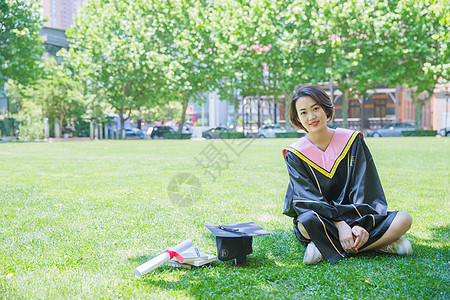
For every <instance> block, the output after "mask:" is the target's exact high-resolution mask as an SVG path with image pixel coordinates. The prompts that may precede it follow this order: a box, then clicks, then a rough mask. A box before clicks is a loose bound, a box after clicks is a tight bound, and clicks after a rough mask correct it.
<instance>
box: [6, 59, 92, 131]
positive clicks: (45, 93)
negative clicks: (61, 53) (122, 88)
mask: <svg viewBox="0 0 450 300" xmlns="http://www.w3.org/2000/svg"><path fill="white" fill-rule="evenodd" d="M41 68H42V69H43V72H44V73H43V77H41V78H39V79H38V80H37V81H36V82H35V83H34V85H30V86H24V85H21V84H20V83H18V82H16V81H12V80H10V81H9V82H8V85H7V95H8V97H9V98H10V99H11V102H12V104H11V106H13V107H15V108H16V110H17V111H18V116H19V117H18V119H19V120H20V121H21V122H22V124H21V126H20V128H21V131H23V134H22V133H21V134H20V136H23V137H24V139H32V138H36V139H37V138H42V137H43V134H44V131H43V130H44V129H43V128H44V125H43V124H44V123H43V122H44V121H43V120H44V118H48V119H49V120H51V121H53V120H55V119H58V121H59V126H60V128H61V130H63V128H64V126H68V125H70V124H71V123H72V121H74V120H76V119H78V118H80V117H81V115H82V114H83V113H84V111H85V109H84V97H83V95H82V93H81V88H82V87H81V85H80V83H79V82H77V81H75V80H74V79H72V77H71V72H70V70H69V69H67V68H64V66H63V65H58V64H57V63H56V60H55V58H53V57H44V58H43V61H42V63H41ZM27 127H30V128H29V129H27ZM31 127H32V128H31ZM25 137H26V138H25Z"/></svg>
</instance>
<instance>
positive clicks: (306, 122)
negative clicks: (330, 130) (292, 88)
mask: <svg viewBox="0 0 450 300" xmlns="http://www.w3.org/2000/svg"><path fill="white" fill-rule="evenodd" d="M295 108H296V110H297V115H298V120H299V121H300V123H302V125H303V127H305V129H306V131H308V132H309V133H312V132H314V131H319V130H321V129H323V128H324V127H326V126H327V114H326V113H325V111H324V110H323V108H322V107H321V106H320V105H319V104H317V102H316V101H315V100H314V99H313V98H311V97H309V96H304V97H300V98H298V100H297V101H296V102H295Z"/></svg>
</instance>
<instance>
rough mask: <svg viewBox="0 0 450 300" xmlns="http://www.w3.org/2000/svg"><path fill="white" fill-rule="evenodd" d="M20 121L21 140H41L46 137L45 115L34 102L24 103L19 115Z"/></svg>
mask: <svg viewBox="0 0 450 300" xmlns="http://www.w3.org/2000/svg"><path fill="white" fill-rule="evenodd" d="M17 119H18V121H19V136H18V137H19V140H27V141H28V140H39V139H43V138H44V137H45V128H44V114H43V113H42V109H41V107H40V106H39V105H37V104H36V103H35V102H33V101H24V102H23V103H22V109H21V110H20V112H19V113H18V114H17Z"/></svg>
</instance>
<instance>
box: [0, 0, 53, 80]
mask: <svg viewBox="0 0 450 300" xmlns="http://www.w3.org/2000/svg"><path fill="white" fill-rule="evenodd" d="M39 2H40V1H38V0H29V1H16V0H0V85H3V84H4V83H5V82H6V80H7V78H11V79H14V80H16V81H18V82H20V83H22V84H27V83H28V82H29V81H30V80H31V81H32V80H34V79H36V78H38V77H39V72H40V70H39V68H38V63H39V56H40V55H41V54H42V53H43V52H44V49H43V48H42V46H41V44H40V42H41V41H40V40H39V31H40V30H41V28H42V22H43V20H42V18H41V15H40V12H39V7H40V5H39Z"/></svg>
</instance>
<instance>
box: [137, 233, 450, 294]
mask: <svg viewBox="0 0 450 300" xmlns="http://www.w3.org/2000/svg"><path fill="white" fill-rule="evenodd" d="M434 230H435V231H436V236H437V238H439V239H442V238H443V236H445V235H446V234H447V236H448V226H447V227H442V228H436V229H434ZM205 237H206V238H208V239H210V240H211V242H214V243H215V239H214V236H213V235H212V234H208V235H206V236H205ZM408 238H409V239H410V240H411V242H412V243H413V249H414V254H413V255H412V256H410V257H400V256H395V255H380V254H378V253H375V252H367V253H362V254H359V255H357V256H354V257H350V258H348V259H344V260H342V261H340V262H339V263H337V264H335V265H330V264H329V263H327V262H322V263H320V264H317V265H313V266H305V265H304V264H303V263H302V258H303V255H304V251H305V247H303V246H302V245H301V244H300V243H299V242H298V241H297V240H296V238H295V236H294V233H293V232H292V231H291V230H275V231H273V232H272V233H271V234H270V235H268V236H261V237H256V238H254V239H253V245H254V247H253V254H251V255H249V256H248V257H247V261H246V262H245V263H244V264H242V265H239V266H236V265H234V264H233V263H232V262H231V261H228V262H221V261H216V262H213V263H211V264H210V265H206V266H203V267H199V268H193V269H192V270H186V269H182V268H171V267H168V266H162V267H160V268H159V269H158V270H157V271H155V272H152V273H150V274H148V275H147V276H146V277H144V279H142V282H141V284H143V285H148V288H149V289H151V290H153V291H163V293H168V294H169V295H170V296H173V297H175V296H186V295H189V297H192V298H195V299H205V298H206V299H210V298H218V299H222V298H237V297H239V298H314V297H316V296H325V297H331V298H336V297H338V298H341V297H344V298H345V297H346V295H347V296H348V295H349V294H354V293H356V295H358V294H359V293H363V294H364V295H366V296H367V297H369V295H372V296H376V295H379V294H378V293H380V291H383V292H385V293H389V292H391V291H392V290H396V293H398V296H399V297H405V298H417V297H418V298H422V297H424V296H428V297H431V298H433V297H434V296H438V298H440V297H442V296H443V295H444V296H445V295H448V291H449V278H448V275H446V274H447V270H448V268H447V266H448V263H447V262H448V260H446V259H448V258H449V257H448V255H449V252H448V249H446V248H445V247H433V246H428V244H427V242H428V241H426V240H421V239H418V238H416V237H414V236H412V235H408ZM149 258H150V257H146V256H141V257H135V258H130V260H132V261H138V262H139V263H143V262H145V261H146V260H148V259H149ZM425 266H426V267H425ZM427 268H428V269H427ZM405 276H407V277H408V278H412V279H408V280H410V281H409V282H405ZM369 279H370V280H369ZM337 287H339V288H337ZM392 296H393V297H394V298H395V294H392Z"/></svg>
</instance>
